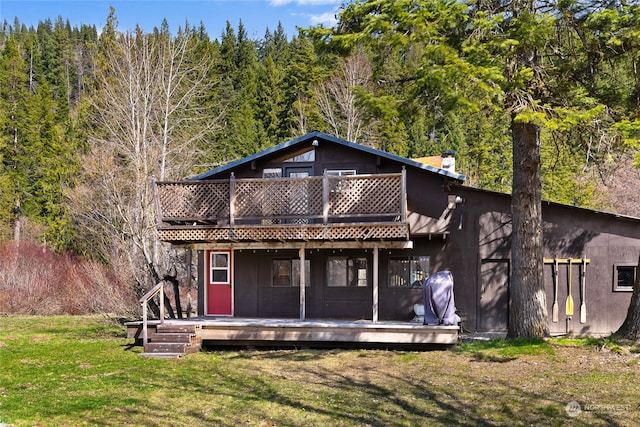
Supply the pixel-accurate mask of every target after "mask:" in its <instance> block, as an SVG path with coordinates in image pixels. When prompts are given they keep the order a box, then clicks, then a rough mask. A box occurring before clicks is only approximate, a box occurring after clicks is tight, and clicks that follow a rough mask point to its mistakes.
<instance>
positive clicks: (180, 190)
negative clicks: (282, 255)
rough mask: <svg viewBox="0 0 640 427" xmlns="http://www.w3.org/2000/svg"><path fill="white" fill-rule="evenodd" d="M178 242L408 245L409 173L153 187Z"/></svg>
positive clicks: (162, 234) (164, 231)
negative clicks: (386, 242)
mask: <svg viewBox="0 0 640 427" xmlns="http://www.w3.org/2000/svg"><path fill="white" fill-rule="evenodd" d="M153 190H154V196H155V199H156V206H157V212H158V233H159V238H160V240H163V241H167V242H172V243H200V242H273V241H275V242H287V241H376V240H405V241H406V240H408V239H409V226H408V223H407V208H406V206H407V196H406V174H405V172H404V171H403V172H401V173H397V174H380V175H351V176H331V175H327V174H325V175H324V176H320V177H315V176H314V177H305V178H268V179H259V178H258V179H255V178H251V179H236V178H234V176H233V175H232V176H231V178H230V179H229V180H212V181H177V182H176V181H173V182H169V181H164V182H155V181H154V183H153Z"/></svg>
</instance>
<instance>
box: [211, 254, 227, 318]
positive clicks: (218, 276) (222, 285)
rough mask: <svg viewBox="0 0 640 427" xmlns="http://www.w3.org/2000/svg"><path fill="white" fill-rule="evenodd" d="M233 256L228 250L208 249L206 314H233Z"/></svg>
mask: <svg viewBox="0 0 640 427" xmlns="http://www.w3.org/2000/svg"><path fill="white" fill-rule="evenodd" d="M232 264H233V257H232V252H231V251H230V250H213V251H209V269H208V271H209V272H208V276H207V314H208V315H212V316H214V315H217V316H231V315H233V277H232V272H233V265H232Z"/></svg>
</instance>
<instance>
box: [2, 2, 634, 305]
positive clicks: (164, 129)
mask: <svg viewBox="0 0 640 427" xmlns="http://www.w3.org/2000/svg"><path fill="white" fill-rule="evenodd" d="M355 3H356V4H357V5H356V6H357V7H351V8H345V9H344V10H343V11H342V13H341V14H340V15H339V24H338V25H337V27H336V28H335V29H325V28H322V27H318V28H311V29H306V30H300V32H299V33H298V34H293V35H291V34H285V32H284V30H283V28H282V26H278V27H277V28H275V29H265V34H264V36H263V37H262V38H259V39H252V38H251V37H249V36H248V34H247V31H246V29H245V28H244V26H243V24H242V22H239V23H238V24H237V26H234V25H232V24H231V23H227V25H226V28H224V29H223V31H222V32H221V34H216V35H210V34H209V33H208V29H206V28H205V27H204V26H203V25H199V26H197V25H196V26H192V25H190V24H188V23H186V24H185V25H184V26H183V27H181V28H178V29H173V28H171V29H170V28H169V27H168V25H167V22H166V20H165V21H163V22H161V23H159V24H158V27H157V28H155V29H154V30H153V31H152V32H150V33H145V32H143V31H142V30H141V29H140V28H134V29H120V28H119V27H118V20H117V13H116V10H115V9H111V11H110V13H109V15H108V16H107V19H106V24H105V26H104V28H100V29H98V28H96V27H95V26H87V25H81V26H75V25H73V24H72V23H70V22H69V21H68V20H65V19H64V18H62V17H58V18H55V19H52V20H49V19H48V20H45V21H42V22H40V23H39V24H38V25H37V27H35V28H34V27H31V26H26V25H24V24H23V23H21V22H20V20H19V18H15V20H14V21H13V22H7V21H5V22H4V23H3V24H2V29H1V31H0V51H1V56H0V129H1V130H2V133H1V135H0V243H1V242H11V241H18V240H28V241H34V242H38V243H40V244H43V245H44V246H46V247H49V248H52V249H54V250H56V251H69V252H72V253H74V254H77V255H80V256H82V257H84V258H85V259H91V260H96V261H99V262H102V263H104V264H105V265H109V266H110V267H111V268H113V269H114V271H117V272H118V275H119V276H120V277H123V278H126V279H125V280H129V281H131V283H132V286H131V287H132V289H134V290H135V292H136V293H140V292H141V291H142V290H144V289H148V288H149V285H150V284H153V283H155V282H157V281H158V280H162V279H166V278H167V277H177V276H178V275H179V273H178V272H177V271H176V268H177V267H176V265H181V264H184V260H181V259H176V257H178V258H179V257H181V256H183V255H181V254H177V253H175V252H172V251H170V250H169V249H168V248H165V247H163V246H162V245H160V244H159V243H158V242H157V241H155V237H154V236H155V234H154V224H155V216H154V215H155V214H154V212H153V201H152V197H151V195H150V187H149V183H150V180H151V178H152V177H156V178H157V179H182V178H185V177H188V176H192V175H194V174H197V173H200V172H203V171H205V170H208V169H211V168H212V167H215V166H217V165H220V164H223V163H225V162H228V161H231V160H234V159H238V158H241V157H244V156H247V155H250V154H253V153H255V152H257V151H259V150H262V149H265V148H268V147H271V146H273V145H276V144H278V143H281V142H284V141H286V140H288V139H291V138H294V137H297V136H300V135H303V134H305V133H307V132H310V131H313V130H319V131H322V132H326V133H329V134H332V135H335V136H338V137H340V138H344V139H347V140H350V141H355V142H358V143H362V144H365V145H369V146H373V147H375V148H378V149H381V150H386V151H389V152H392V153H395V154H399V155H402V156H407V157H421V156H428V155H438V154H441V153H442V152H443V151H444V150H456V151H457V160H456V168H457V171H458V172H460V173H463V174H465V175H467V177H468V181H467V184H468V185H472V186H476V187H480V188H484V189H489V190H497V191H504V192H508V191H510V190H511V185H512V176H513V174H512V169H513V167H512V139H511V136H510V133H511V129H512V126H513V123H514V122H513V120H514V117H515V116H516V115H517V120H528V121H531V122H535V123H539V124H540V125H541V127H540V128H541V129H542V130H541V141H542V142H541V153H542V184H543V185H542V190H543V196H544V197H545V198H546V199H548V200H552V201H557V202H561V203H567V204H571V205H576V206H583V207H597V208H605V209H607V208H611V207H610V206H605V205H603V203H604V202H603V198H602V197H601V196H602V194H601V193H602V192H601V191H599V190H598V189H599V188H601V187H600V185H601V182H602V181H603V180H605V178H606V176H607V173H608V171H609V170H610V168H611V166H612V165H613V164H614V163H615V160H616V159H617V158H618V157H620V156H622V155H623V154H625V153H626V152H628V150H630V149H633V147H634V145H635V144H636V141H637V139H636V134H637V128H638V126H637V125H636V124H635V120H636V117H637V114H638V111H639V110H638V107H639V104H640V78H639V77H640V76H638V70H637V65H638V64H637V62H638V54H639V53H640V36H638V34H640V32H639V31H638V29H640V20H639V19H640V12H639V11H638V8H637V6H635V5H633V4H628V3H620V4H618V3H617V2H613V3H611V4H609V3H607V4H604V3H603V4H600V3H598V2H577V1H566V2H558V3H553V4H552V3H548V4H547V3H544V4H542V3H540V4H539V7H537V11H536V14H535V19H534V17H533V15H531V14H527V13H522V14H519V15H517V16H515V15H513V10H514V9H507V8H506V7H505V6H504V5H502V3H501V2H469V3H464V2H452V1H447V0H429V1H420V2H415V1H413V2H411V1H410V0H399V1H397V2H386V3H389V4H388V5H386V3H385V2H380V1H369V2H355ZM413 3H415V4H413ZM516 3H517V2H516ZM524 3H526V2H524ZM417 4H419V5H420V7H417V6H416V5H417ZM392 5H395V6H393V7H392ZM545 7H546V8H548V10H545ZM392 9H393V10H392ZM523 10H524V9H523ZM527 10H529V9H527ZM392 14H397V15H394V16H393V17H392V18H393V19H388V18H389V17H390V16H391V15H392ZM367 17H368V18H367ZM515 19H517V20H519V21H520V23H521V24H522V23H523V22H525V23H526V22H529V21H531V22H530V23H531V26H530V30H529V31H520V32H519V33H516V32H514V33H511V34H506V33H503V32H501V30H500V28H501V25H502V22H504V21H507V20H515ZM527 20H529V21H527ZM521 28H523V27H521ZM529 45H531V46H533V45H535V46H536V48H535V49H534V50H533V51H535V54H536V55H539V57H537V58H536V61H535V63H536V64H537V65H536V66H535V67H533V66H532V67H528V68H526V67H525V68H522V69H517V70H516V68H515V67H512V69H510V68H509V66H508V65H509V64H506V66H505V68H504V70H503V71H500V70H499V67H497V65H496V62H497V61H500V60H502V59H504V58H507V57H508V55H509V54H510V52H516V53H517V52H518V49H519V47H522V46H529ZM518 55H519V53H518ZM514 56H515V54H514ZM525 59H526V58H525ZM497 70H498V71H497ZM532 85H533V86H535V87H534V89H535V91H536V93H537V94H539V96H537V98H535V99H533V98H531V96H530V94H531V93H532ZM537 85H539V86H537ZM523 88H524V89H523ZM519 97H520V98H519ZM507 103H509V105H510V106H513V105H520V104H521V105H522V106H523V108H522V110H517V109H514V108H512V107H509V108H505V105H506V104H507ZM519 103H520V104H519ZM525 107H526V108H525ZM525 110H526V111H525ZM517 120H516V122H517Z"/></svg>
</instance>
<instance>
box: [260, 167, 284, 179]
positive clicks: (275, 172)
mask: <svg viewBox="0 0 640 427" xmlns="http://www.w3.org/2000/svg"><path fill="white" fill-rule="evenodd" d="M262 177H263V178H282V168H265V169H264V170H263V171H262Z"/></svg>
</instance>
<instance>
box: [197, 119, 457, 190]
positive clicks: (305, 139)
mask: <svg viewBox="0 0 640 427" xmlns="http://www.w3.org/2000/svg"><path fill="white" fill-rule="evenodd" d="M317 140H322V141H325V142H328V143H332V144H338V145H342V146H345V147H349V148H351V149H354V150H359V151H362V152H365V153H369V154H372V155H375V156H380V157H381V158H385V159H388V160H392V161H395V162H398V163H400V164H403V165H405V166H410V167H413V168H417V169H422V170H426V171H429V172H431V173H435V174H438V175H442V176H446V177H448V178H452V179H454V180H456V181H459V182H464V181H465V180H466V176H465V175H462V174H459V173H455V172H452V171H449V170H446V169H442V168H438V167H435V166H432V165H429V164H425V163H421V162H419V161H416V160H412V159H409V158H406V157H402V156H399V155H397V154H392V153H389V152H387V151H382V150H378V149H376V148H372V147H369V146H366V145H362V144H358V143H356V142H351V141H347V140H345V139H342V138H338V137H336V136H332V135H329V134H326V133H323V132H319V131H313V132H309V133H307V134H306V135H302V136H299V137H297V138H294V139H291V140H289V141H286V142H283V143H281V144H278V145H275V146H273V147H270V148H267V149H265V150H262V151H260V152H258V153H255V154H252V155H250V156H247V157H243V158H241V159H238V160H235V161H232V162H230V163H227V164H226V165H223V166H220V167H217V168H215V169H211V170H210V171H207V172H205V173H202V174H200V175H197V176H194V177H192V178H190V179H191V180H203V179H207V178H209V177H211V176H214V175H217V174H220V173H222V172H225V171H227V170H231V169H234V168H236V167H238V166H240V165H243V164H246V163H250V162H252V161H254V160H257V159H260V158H262V157H265V156H268V155H270V154H273V153H277V152H280V151H285V150H287V149H291V148H293V147H298V146H302V145H304V144H311V145H315V146H317V145H319V144H320V143H321V141H317ZM309 141H310V142H309Z"/></svg>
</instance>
